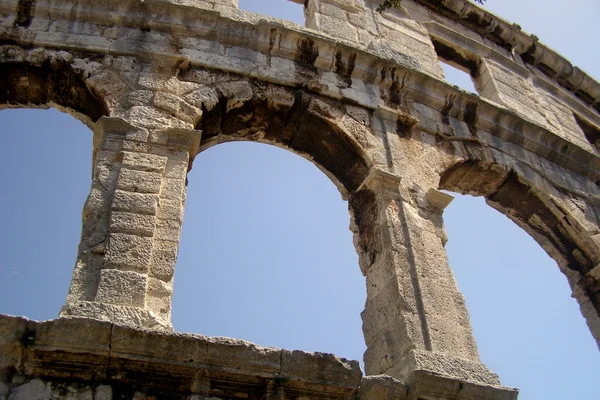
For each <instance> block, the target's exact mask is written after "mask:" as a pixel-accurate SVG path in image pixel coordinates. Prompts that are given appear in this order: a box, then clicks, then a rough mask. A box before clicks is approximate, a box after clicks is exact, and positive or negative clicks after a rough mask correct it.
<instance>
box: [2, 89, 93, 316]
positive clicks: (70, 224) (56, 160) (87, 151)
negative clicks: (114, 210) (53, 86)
mask: <svg viewBox="0 0 600 400" xmlns="http://www.w3.org/2000/svg"><path fill="white" fill-rule="evenodd" d="M4 93H6V91H4ZM0 126H1V127H2V128H1V129H0V146H1V148H2V149H3V155H2V158H1V159H0V165H1V168H0V186H1V187H2V190H3V195H2V196H0V226H2V230H1V231H0V252H1V253H2V261H1V262H0V265H1V268H0V313H3V314H14V315H24V316H27V317H28V318H32V319H37V320H44V319H51V318H56V317H57V316H58V312H59V310H60V307H61V306H62V304H63V303H64V301H65V298H66V294H67V291H68V287H69V282H70V281H71V275H72V272H73V265H74V262H75V256H76V253H77V245H78V243H79V237H80V235H81V209H82V206H83V204H84V201H85V198H86V197H87V195H88V194H89V187H90V175H91V155H92V135H91V132H90V129H89V128H87V127H86V126H85V125H84V124H83V123H81V122H80V121H78V120H77V119H75V118H73V117H71V116H70V115H68V114H65V113H61V112H59V111H57V110H56V109H52V108H51V109H49V110H34V109H11V110H2V111H0Z"/></svg>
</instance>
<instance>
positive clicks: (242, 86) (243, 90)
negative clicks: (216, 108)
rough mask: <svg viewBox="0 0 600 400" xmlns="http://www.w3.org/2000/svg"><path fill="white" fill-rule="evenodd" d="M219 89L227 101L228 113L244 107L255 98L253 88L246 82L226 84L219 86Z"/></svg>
mask: <svg viewBox="0 0 600 400" xmlns="http://www.w3.org/2000/svg"><path fill="white" fill-rule="evenodd" d="M217 88H218V89H219V91H220V92H221V93H222V94H223V96H225V98H226V99H227V112H229V111H231V110H233V109H236V108H239V107H241V106H243V105H244V103H245V102H246V101H248V100H250V99H252V97H254V92H253V91H252V86H251V85H250V84H249V83H248V82H246V81H239V82H224V83H221V84H219V85H217Z"/></svg>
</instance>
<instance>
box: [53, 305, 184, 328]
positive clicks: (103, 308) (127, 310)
mask: <svg viewBox="0 0 600 400" xmlns="http://www.w3.org/2000/svg"><path fill="white" fill-rule="evenodd" d="M60 317H83V318H91V319H96V320H100V321H108V322H112V323H114V324H116V325H120V326H124V327H129V328H133V329H149V330H153V331H162V332H173V325H172V324H171V322H170V321H166V320H164V319H162V318H160V317H158V316H156V315H155V314H154V313H152V312H151V311H148V310H144V309H141V308H137V307H131V306H124V305H115V304H106V303H99V302H95V301H78V302H77V303H74V304H69V303H67V304H65V305H64V306H63V307H62V309H61V310H60Z"/></svg>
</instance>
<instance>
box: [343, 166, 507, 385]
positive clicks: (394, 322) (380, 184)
mask: <svg viewBox="0 0 600 400" xmlns="http://www.w3.org/2000/svg"><path fill="white" fill-rule="evenodd" d="M450 199H451V196H449V195H446V194H444V193H441V192H438V191H437V190H435V189H431V190H430V191H429V192H428V194H427V196H425V199H422V200H421V201H420V203H421V204H416V203H417V201H415V200H411V199H410V196H409V194H408V191H407V190H405V189H403V188H402V186H401V182H400V178H399V177H397V176H395V175H392V174H390V173H388V172H385V171H381V170H377V169H373V170H371V172H370V174H369V176H368V178H367V179H366V180H365V182H364V183H363V184H362V185H361V187H360V188H359V189H358V190H357V191H356V192H355V193H353V194H352V195H351V197H350V205H351V208H352V211H353V214H354V221H355V231H356V233H357V235H356V236H355V237H356V239H357V240H358V243H357V247H358V249H359V253H360V258H359V262H360V266H361V270H362V272H363V274H364V275H365V277H366V281H367V301H366V304H365V310H364V312H363V313H362V318H363V332H364V336H365V341H366V344H367V351H366V352H365V356H364V362H365V372H366V374H367V375H379V374H386V375H390V376H392V377H394V378H396V379H399V380H401V381H403V382H405V383H407V384H411V382H414V381H415V380H416V379H417V378H418V377H419V376H420V375H422V374H426V375H428V376H429V375H430V376H444V377H447V378H450V379H455V380H456V379H458V380H461V381H467V382H471V383H474V384H477V385H485V386H490V385H491V386H499V385H500V381H499V380H498V377H497V376H496V374H494V373H492V372H490V371H489V370H488V369H487V368H486V367H485V366H484V365H483V364H481V362H480V361H479V354H478V352H477V346H476V344H475V339H474V337H473V334H472V330H471V325H470V322H469V315H468V312H467V309H466V306H465V302H464V298H463V296H462V294H461V293H460V292H459V291H458V288H457V286H456V283H455V281H454V277H453V275H452V271H451V270H450V267H449V265H448V260H447V257H446V252H445V249H444V243H445V241H446V238H445V233H444V228H443V223H442V219H441V212H442V210H443V208H444V207H445V206H446V205H447V204H448V203H449V200H450Z"/></svg>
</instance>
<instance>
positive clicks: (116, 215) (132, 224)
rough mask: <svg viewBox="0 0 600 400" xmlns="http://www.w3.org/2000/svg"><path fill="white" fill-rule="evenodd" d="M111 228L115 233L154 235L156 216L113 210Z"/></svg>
mask: <svg viewBox="0 0 600 400" xmlns="http://www.w3.org/2000/svg"><path fill="white" fill-rule="evenodd" d="M110 218H111V219H110V230H111V232H115V233H131V234H134V235H140V236H152V235H153V234H154V227H155V224H156V216H154V215H146V214H137V213H130V212H122V211H113V212H112V213H111V217H110Z"/></svg>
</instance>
